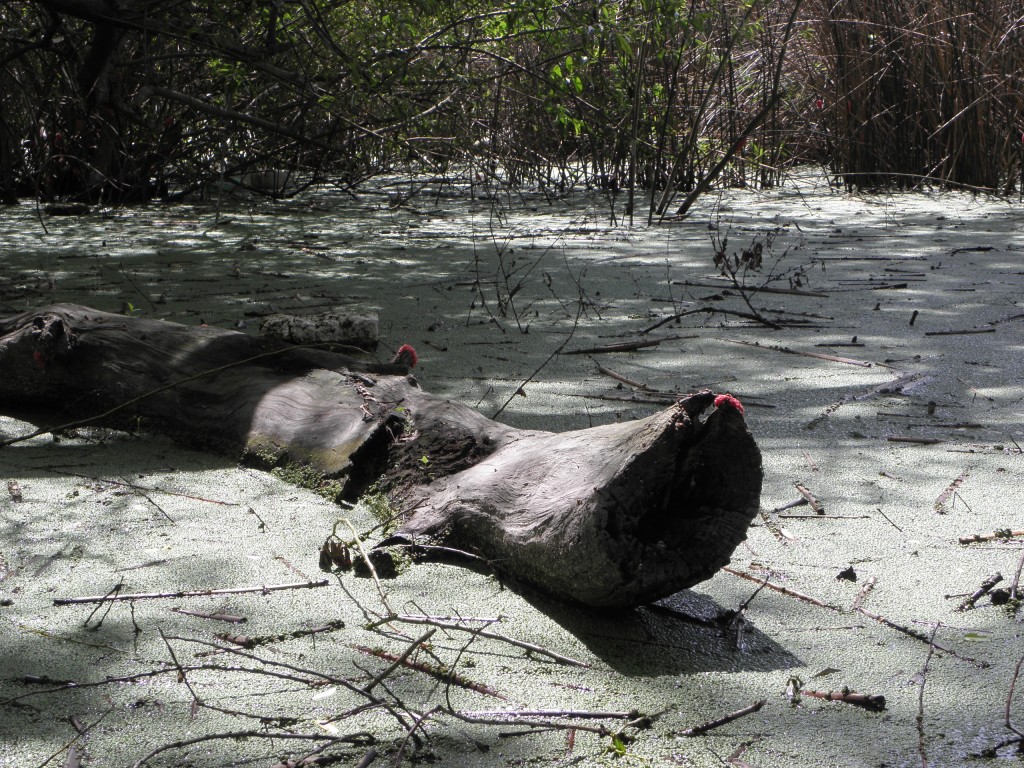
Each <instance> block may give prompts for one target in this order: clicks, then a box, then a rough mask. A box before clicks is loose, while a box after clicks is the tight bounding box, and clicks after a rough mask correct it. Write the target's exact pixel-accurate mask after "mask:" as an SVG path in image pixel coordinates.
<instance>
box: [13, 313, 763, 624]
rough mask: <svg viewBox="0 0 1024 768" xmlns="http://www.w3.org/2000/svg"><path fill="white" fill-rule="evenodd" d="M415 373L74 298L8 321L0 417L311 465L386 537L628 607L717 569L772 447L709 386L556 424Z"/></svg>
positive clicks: (744, 521)
mask: <svg viewBox="0 0 1024 768" xmlns="http://www.w3.org/2000/svg"><path fill="white" fill-rule="evenodd" d="M406 374H407V370H406V369H405V368H404V367H403V366H401V365H396V364H381V363H372V362H366V361H362V360H359V359H355V358H352V357H349V356H346V355H344V354H339V353H334V352H330V351H325V350H321V349H314V348H308V347H294V346H288V345H286V344H284V343H283V342H280V341H277V340H274V339H267V338H261V337H255V336H249V335H246V334H243V333H239V332H236V331H228V330H222V329H217V328H208V327H205V326H203V327H186V326H184V325H179V324H176V323H171V322H165V321H161V320H152V319H146V318H140V317H125V316H122V315H115V314H109V313H105V312H100V311H97V310H93V309H89V308H87V307H82V306H77V305H70V304H63V305H55V306H50V307H44V308H41V309H37V310H33V311H30V312H26V313H23V314H20V315H17V316H14V317H11V318H6V319H0V411H3V412H7V413H12V412H17V413H24V409H31V410H32V412H34V413H37V414H38V413H40V412H41V411H40V409H45V410H43V411H42V413H44V414H45V419H46V420H47V422H46V423H47V425H48V426H54V425H57V424H62V423H67V422H69V421H71V420H76V419H77V420H83V419H88V420H89V422H90V423H93V424H96V425H103V426H110V427H114V428H130V429H140V428H142V429H148V430H153V431H157V432H163V433H166V434H170V435H171V436H173V437H175V438H176V439H178V440H181V441H183V442H186V443H188V444H191V445H198V446H201V447H206V448H213V449H217V450H221V451H229V452H233V453H234V454H235V455H239V454H240V455H241V456H242V457H243V458H246V459H248V460H250V461H255V462H257V463H259V464H260V465H263V466H269V465H280V464H284V463H290V464H294V465H300V466H301V467H303V468H307V469H313V470H315V471H316V472H318V473H320V475H321V476H322V478H323V479H324V482H325V483H330V484H333V485H332V487H334V488H336V489H337V491H338V493H339V494H340V495H341V496H344V497H345V498H349V499H352V498H356V497H358V496H359V495H360V494H362V493H363V492H364V491H365V490H366V488H367V487H368V486H369V485H371V484H373V483H376V484H377V486H378V487H383V488H387V489H388V490H389V491H390V494H391V496H392V498H393V499H394V501H395V503H396V505H397V507H398V509H399V510H400V511H401V513H402V520H403V522H402V523H401V525H400V527H399V528H398V529H397V531H396V532H395V533H394V534H393V535H392V536H390V537H389V538H388V539H387V540H385V541H382V542H380V543H379V544H378V548H383V547H388V546H393V545H395V544H404V543H418V544H431V545H437V546H444V547H452V548H457V549H460V550H465V551H469V552H472V553H474V554H476V555H478V556H480V557H482V558H485V559H486V560H488V561H489V562H490V563H492V564H493V566H494V567H495V568H496V569H497V570H498V571H499V572H500V573H502V574H505V575H507V576H509V577H511V578H512V579H514V580H517V581H519V582H523V583H526V584H529V585H532V586H534V587H536V588H539V589H540V590H542V591H544V592H547V593H549V594H550V595H553V596H555V597H557V598H560V599H563V600H568V601H574V602H578V603H583V604H586V605H590V606H635V605H641V604H644V603H648V602H652V601H654V600H657V599H659V598H662V597H665V596H667V595H669V594H672V593H674V592H676V591H678V590H680V589H683V588H686V587H689V586H692V585H693V584H696V583H697V582H699V581H702V580H704V579H707V578H710V577H711V576H712V575H713V574H714V573H715V572H716V571H717V570H718V569H719V568H720V567H721V566H723V565H725V564H727V563H728V562H729V556H730V555H731V553H732V552H733V550H734V549H735V548H736V546H737V545H738V544H739V543H740V542H742V541H743V540H744V538H745V535H746V529H747V526H748V525H749V523H750V521H751V520H752V519H753V517H754V515H755V514H756V513H757V510H758V506H759V501H760V491H761V456H760V452H759V451H758V448H757V445H756V444H755V442H754V439H753V437H752V436H751V435H750V432H749V431H748V430H747V428H746V424H745V423H744V419H743V414H742V407H741V406H740V405H739V403H738V402H736V401H735V400H733V399H732V398H725V397H719V398H718V399H717V401H716V398H715V395H714V394H713V393H711V392H701V393H697V394H694V395H689V396H687V397H685V398H682V399H681V400H680V401H679V402H677V403H676V404H674V405H673V406H672V407H670V408H667V409H666V410H663V411H661V412H660V413H656V414H654V415H653V416H650V417H648V418H645V419H641V420H638V421H632V422H626V423H621V424H608V425H605V426H599V427H593V428H591V429H585V430H578V431H574V432H566V433H561V434H555V433H550V432H542V431H534V430H521V429H513V428H512V427H508V426H505V425H503V424H499V423H497V422H494V421H491V420H489V419H487V418H485V417H484V416H482V415H480V414H479V413H477V412H476V411H474V410H472V409H470V408H468V407H466V406H463V405H461V404H458V403H453V402H451V401H448V400H445V399H443V398H440V397H436V396H432V395H430V394H428V393H425V392H423V391H422V390H421V389H420V388H419V386H418V385H417V384H416V382H415V379H413V378H412V377H411V376H408V375H406ZM712 408H713V410H711V412H710V414H708V415H706V416H705V415H704V414H705V413H706V412H707V411H708V410H709V409H712ZM36 420H37V421H38V420H39V419H38V418H37V419H36ZM16 441H17V438H14V439H7V440H0V447H3V446H10V445H11V444H12V443H13V442H16ZM8 450H9V448H8ZM378 551H382V550H378Z"/></svg>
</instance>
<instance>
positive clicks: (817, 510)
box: [793, 483, 825, 515]
mask: <svg viewBox="0 0 1024 768" xmlns="http://www.w3.org/2000/svg"><path fill="white" fill-rule="evenodd" d="M793 485H794V486H796V490H797V493H799V494H800V495H801V496H803V497H804V499H806V500H807V503H808V504H810V505H811V509H813V510H814V514H816V515H824V514H825V508H824V507H823V506H822V505H821V502H820V501H818V498H817V497H816V496H815V495H814V494H813V493H811V492H810V491H809V490H807V488H806V486H803V485H801V484H800V483H793Z"/></svg>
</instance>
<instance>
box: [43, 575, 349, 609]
mask: <svg viewBox="0 0 1024 768" xmlns="http://www.w3.org/2000/svg"><path fill="white" fill-rule="evenodd" d="M329 583H330V582H329V581H327V580H326V579H322V580H321V581H301V582H297V583H294V584H266V585H264V586H262V587H239V588H238V589H199V590H195V591H191V592H130V593H127V594H117V595H95V596H93V597H58V598H56V599H55V600H54V601H53V604H54V605H80V604H82V603H105V602H114V601H123V600H155V599H158V598H167V597H177V598H182V597H211V596H213V595H246V594H266V593H267V592H279V591H281V590H283V589H314V588H316V587H326V586H327V585H328V584H329Z"/></svg>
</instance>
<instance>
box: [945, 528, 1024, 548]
mask: <svg viewBox="0 0 1024 768" xmlns="http://www.w3.org/2000/svg"><path fill="white" fill-rule="evenodd" d="M1021 536H1024V531H1013V530H1010V529H1009V528H997V529H996V530H994V531H992V533H974V534H971V535H970V536H961V537H960V538H959V539H957V541H959V542H960V543H961V544H978V543H980V542H983V541H1000V540H1001V541H1009V540H1010V539H1016V538H1018V537H1021Z"/></svg>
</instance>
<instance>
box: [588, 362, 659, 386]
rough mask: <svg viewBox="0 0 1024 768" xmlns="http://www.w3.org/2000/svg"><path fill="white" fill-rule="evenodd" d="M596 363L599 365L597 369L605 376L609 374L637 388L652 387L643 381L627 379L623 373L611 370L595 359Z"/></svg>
mask: <svg viewBox="0 0 1024 768" xmlns="http://www.w3.org/2000/svg"><path fill="white" fill-rule="evenodd" d="M594 364H595V365H597V370H598V371H599V372H600V373H603V374H604V375H605V376H609V377H611V378H613V379H615V380H616V381H621V382H622V383H623V384H628V385H629V386H631V387H636V388H637V389H642V390H649V389H650V387H648V386H647V385H646V384H644V383H643V382H640V381H634V380H633V379H627V378H626V377H625V376H623V375H622V374H621V373H616V372H615V371H613V370H611V369H610V368H605V367H604V366H603V365H601V364H600V363H598V362H597V361H595V363H594Z"/></svg>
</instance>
